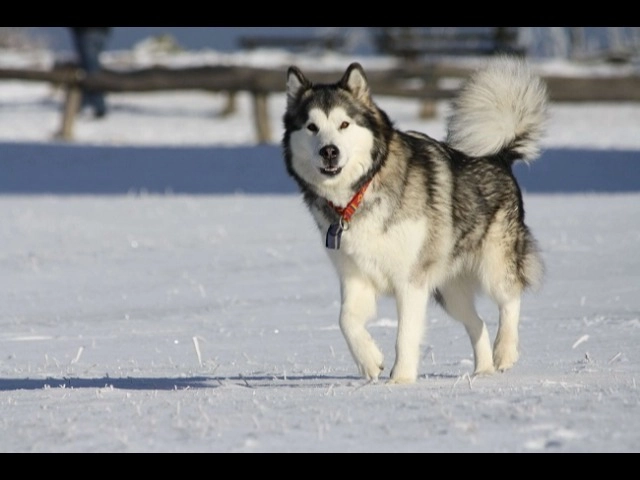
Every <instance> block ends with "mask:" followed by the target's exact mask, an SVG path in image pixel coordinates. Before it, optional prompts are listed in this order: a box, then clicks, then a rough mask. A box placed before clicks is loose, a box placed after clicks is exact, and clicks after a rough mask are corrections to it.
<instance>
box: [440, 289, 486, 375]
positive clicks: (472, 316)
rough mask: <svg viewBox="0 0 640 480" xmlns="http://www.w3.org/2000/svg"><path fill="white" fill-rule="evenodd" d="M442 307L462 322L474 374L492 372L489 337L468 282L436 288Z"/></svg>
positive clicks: (473, 292) (473, 291)
mask: <svg viewBox="0 0 640 480" xmlns="http://www.w3.org/2000/svg"><path fill="white" fill-rule="evenodd" d="M438 290H439V292H440V295H441V296H442V300H443V302H444V305H443V307H444V308H445V310H446V311H447V313H448V314H449V315H451V316H452V317H453V318H454V319H456V320H458V321H460V322H462V323H463V324H464V327H465V329H466V331H467V334H468V335H469V340H470V341H471V346H472V347H473V358H474V364H475V368H474V372H473V373H474V375H486V374H491V373H494V371H495V370H494V366H493V354H492V353H491V339H490V338H489V331H488V330H487V326H486V324H485V323H484V322H483V321H482V319H481V318H480V317H479V316H478V312H477V311H476V307H475V303H474V301H475V290H474V287H473V286H472V284H471V283H470V282H467V281H460V282H456V283H455V284H449V285H447V286H445V287H442V288H439V289H438Z"/></svg>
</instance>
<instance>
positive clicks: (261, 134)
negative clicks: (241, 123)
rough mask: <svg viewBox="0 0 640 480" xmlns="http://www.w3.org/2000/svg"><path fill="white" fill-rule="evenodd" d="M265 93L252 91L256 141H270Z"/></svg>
mask: <svg viewBox="0 0 640 480" xmlns="http://www.w3.org/2000/svg"><path fill="white" fill-rule="evenodd" d="M267 100H268V97H267V94H265V93H258V92H254V94H253V115H254V120H255V122H256V134H257V136H258V138H257V140H258V143H267V142H269V141H271V126H270V125H269V109H268V108H267Z"/></svg>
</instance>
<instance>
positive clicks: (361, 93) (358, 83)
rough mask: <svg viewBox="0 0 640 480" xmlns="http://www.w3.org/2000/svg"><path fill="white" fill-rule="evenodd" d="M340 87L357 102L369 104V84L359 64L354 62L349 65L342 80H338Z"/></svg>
mask: <svg viewBox="0 0 640 480" xmlns="http://www.w3.org/2000/svg"><path fill="white" fill-rule="evenodd" d="M340 86H341V87H342V88H344V89H346V90H349V91H350V92H351V93H352V94H353V96H354V97H356V98H357V99H358V100H360V101H362V102H365V103H369V102H370V99H371V98H370V95H371V93H370V90H369V82H368V81H367V76H366V75H365V73H364V68H362V65H360V64H359V63H357V62H354V63H352V64H351V65H349V67H348V68H347V70H346V72H344V75H343V76H342V80H340Z"/></svg>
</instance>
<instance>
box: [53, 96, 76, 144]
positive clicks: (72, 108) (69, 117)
mask: <svg viewBox="0 0 640 480" xmlns="http://www.w3.org/2000/svg"><path fill="white" fill-rule="evenodd" d="M81 100H82V91H81V90H80V88H79V87H78V86H77V85H74V84H69V86H68V87H67V97H66V100H65V102H64V112H63V114H62V126H61V127H60V131H59V132H58V134H57V135H56V137H57V138H60V139H62V140H72V139H73V122H74V120H75V118H76V114H77V113H78V110H79V109H80V102H81Z"/></svg>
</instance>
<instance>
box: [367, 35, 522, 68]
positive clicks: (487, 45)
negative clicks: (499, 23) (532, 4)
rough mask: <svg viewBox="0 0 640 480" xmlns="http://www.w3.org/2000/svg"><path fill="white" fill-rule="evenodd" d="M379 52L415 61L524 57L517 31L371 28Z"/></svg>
mask: <svg viewBox="0 0 640 480" xmlns="http://www.w3.org/2000/svg"><path fill="white" fill-rule="evenodd" d="M371 28H372V37H373V43H374V46H375V48H376V49H377V50H378V52H380V53H383V54H386V55H393V56H396V57H400V58H402V59H404V60H408V61H416V60H420V59H423V58H428V57H434V56H449V55H453V56H460V55H469V56H478V55H480V56H486V55H496V54H499V53H509V54H514V55H524V54H525V53H526V51H525V48H524V47H523V46H522V45H520V44H519V35H518V27H371Z"/></svg>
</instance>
